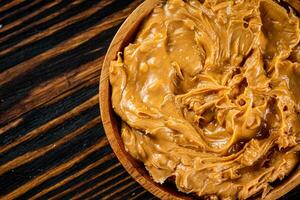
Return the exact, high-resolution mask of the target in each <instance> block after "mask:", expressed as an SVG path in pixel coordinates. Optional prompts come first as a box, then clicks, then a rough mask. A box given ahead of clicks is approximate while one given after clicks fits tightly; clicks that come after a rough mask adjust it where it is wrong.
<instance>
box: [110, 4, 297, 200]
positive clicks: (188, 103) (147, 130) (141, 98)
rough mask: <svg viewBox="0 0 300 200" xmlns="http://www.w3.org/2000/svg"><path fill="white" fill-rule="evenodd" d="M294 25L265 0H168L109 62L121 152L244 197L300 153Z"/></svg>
mask: <svg viewBox="0 0 300 200" xmlns="http://www.w3.org/2000/svg"><path fill="white" fill-rule="evenodd" d="M299 40H300V29H299V18H298V17H297V16H296V15H295V13H293V11H292V10H290V11H289V12H288V11H286V10H285V9H284V8H283V7H281V6H279V5H278V4H277V3H275V2H273V1H271V0H261V1H259V0H236V1H227V0H207V1H205V2H204V3H201V2H199V1H197V0H190V1H188V0H187V1H183V0H169V1H167V2H165V3H162V4H161V5H160V6H157V7H156V8H155V9H154V10H153V12H152V14H151V15H150V16H149V17H148V18H147V19H146V20H145V21H144V22H143V24H142V26H141V27H140V31H139V32H138V34H137V36H136V38H135V40H134V41H133V43H132V44H129V45H128V46H127V47H126V48H125V49H124V52H122V53H119V54H118V58H117V60H115V61H113V62H112V63H111V66H110V82H111V86H112V98H111V99H112V105H113V108H114V110H115V112H116V113H117V114H118V115H119V116H120V117H121V118H122V120H123V122H122V130H121V132H122V139H123V141H124V144H125V148H126V150H127V151H128V152H129V153H130V154H131V155H132V156H133V157H134V158H136V159H137V160H140V161H142V162H143V163H144V164H145V167H146V168H147V170H148V171H149V173H150V175H151V176H152V177H153V179H154V181H156V182H159V183H163V182H164V181H166V180H167V179H172V180H173V179H174V181H175V183H176V186H177V187H178V189H179V190H180V191H182V192H186V193H195V194H197V195H199V196H207V197H210V198H216V197H218V198H220V199H246V198H248V197H250V196H252V195H256V194H260V195H262V196H263V197H264V196H265V195H266V194H268V192H270V190H271V189H272V182H274V181H275V180H282V179H283V178H284V177H286V176H287V175H288V174H289V173H290V172H291V170H292V169H294V168H295V167H296V165H297V164H298V161H299V157H298V153H299V150H300V145H299V136H300V134H299V133H300V115H299V112H300V44H299Z"/></svg>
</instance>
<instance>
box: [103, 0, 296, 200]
mask: <svg viewBox="0 0 300 200" xmlns="http://www.w3.org/2000/svg"><path fill="white" fill-rule="evenodd" d="M162 1H163V0H146V1H144V2H143V3H142V4H141V5H140V6H139V7H137V8H136V9H135V10H134V11H133V12H132V13H131V15H130V16H129V17H128V18H127V19H126V20H125V22H124V23H123V24H122V26H121V27H120V29H119V30H118V32H117V33H116V35H115V37H114V38H113V40H112V42H111V44H110V46H109V48H108V51H107V54H106V56H105V59H104V63H103V67H102V71H101V77H100V87H99V90H100V95H99V101H100V102H99V103H100V111H101V119H102V124H103V127H104V130H105V133H106V136H107V139H108V141H109V143H110V145H111V147H112V149H113V151H114V153H115V154H116V156H117V158H118V159H119V161H120V162H121V164H122V165H123V167H124V168H125V169H126V170H127V171H128V173H129V174H130V175H131V176H132V177H133V178H134V179H135V180H136V181H137V182H138V183H140V184H141V185H142V186H143V187H144V188H145V189H147V190H148V191H150V192H151V193H152V194H154V195H155V196H157V197H159V198H161V199H178V200H179V199H192V197H191V196H190V195H187V194H183V193H181V192H178V191H176V190H174V189H172V188H169V187H166V186H164V185H160V184H157V183H155V182H154V181H153V180H152V179H151V177H150V176H149V174H148V172H147V171H146V170H145V168H144V166H143V165H142V164H141V163H139V162H137V161H136V160H134V159H133V158H132V157H131V156H130V155H129V154H128V153H127V152H126V151H125V148H124V145H123V142H122V139H121V137H120V132H119V130H118V123H117V121H116V116H115V114H114V111H113V109H112V106H111V101H110V97H111V92H110V83H109V65H110V62H111V61H112V60H114V59H116V55H117V52H119V51H121V50H122V49H123V48H124V47H125V46H126V45H128V44H129V42H130V40H131V39H132V37H134V34H135V33H136V30H137V29H138V27H139V25H140V23H141V22H142V20H143V19H144V18H145V17H146V16H148V15H149V14H150V13H151V11H152V10H153V8H154V6H155V5H157V4H159V3H161V2H162ZM299 184H300V168H299V167H298V168H297V169H296V170H295V172H294V174H293V175H292V176H291V177H289V179H288V180H286V181H285V182H284V183H282V184H281V185H279V186H278V187H276V188H275V189H273V190H272V192H271V193H269V194H268V196H267V197H266V199H277V198H279V197H281V196H283V195H284V194H286V193H287V192H289V191H290V190H292V189H293V188H294V187H296V186H297V185H299Z"/></svg>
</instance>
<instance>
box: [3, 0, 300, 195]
mask: <svg viewBox="0 0 300 200" xmlns="http://www.w3.org/2000/svg"><path fill="white" fill-rule="evenodd" d="M141 2H142V0H0V27H1V28H0V199H155V197H154V196H153V195H152V194H150V193H149V192H147V191H146V190H145V189H144V188H142V187H141V186H140V185H139V184H138V183H136V182H135V181H134V180H133V179H132V178H131V177H130V176H129V174H128V173H127V172H126V171H125V170H124V168H123V167H122V165H121V164H120V163H119V161H118V159H117V158H116V156H115V155H114V154H113V152H112V150H111V148H110V146H109V144H108V141H107V139H106V137H105V134H104V130H103V126H102V124H101V116H100V113H99V106H98V103H99V102H98V87H99V76H100V71H101V66H102V63H103V59H104V55H105V53H106V51H107V48H108V46H109V44H110V42H111V40H112V38H113V36H114V35H115V33H116V31H117V30H118V28H119V27H120V25H121V23H122V22H123V21H124V20H125V18H126V17H127V16H128V15H129V14H130V13H131V12H132V11H133V10H134V9H135V8H136V7H137V6H138V5H139V4H140V3H141ZM298 195H299V190H297V189H295V190H294V191H293V192H291V193H289V194H288V195H287V197H286V199H288V198H289V199H293V198H296V197H297V196H298Z"/></svg>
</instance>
